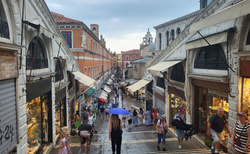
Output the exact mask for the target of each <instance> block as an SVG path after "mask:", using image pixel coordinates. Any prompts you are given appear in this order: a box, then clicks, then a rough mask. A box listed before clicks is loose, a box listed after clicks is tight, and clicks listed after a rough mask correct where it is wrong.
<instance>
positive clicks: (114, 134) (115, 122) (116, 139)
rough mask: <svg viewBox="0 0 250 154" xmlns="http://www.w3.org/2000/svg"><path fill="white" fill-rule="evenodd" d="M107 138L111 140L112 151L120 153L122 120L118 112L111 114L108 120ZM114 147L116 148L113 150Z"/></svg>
mask: <svg viewBox="0 0 250 154" xmlns="http://www.w3.org/2000/svg"><path fill="white" fill-rule="evenodd" d="M109 140H111V147H112V153H113V154H115V151H116V153H117V154H120V153H121V144H122V121H121V120H120V119H119V117H118V114H112V116H111V118H110V121H109ZM115 149H116V150H115Z"/></svg>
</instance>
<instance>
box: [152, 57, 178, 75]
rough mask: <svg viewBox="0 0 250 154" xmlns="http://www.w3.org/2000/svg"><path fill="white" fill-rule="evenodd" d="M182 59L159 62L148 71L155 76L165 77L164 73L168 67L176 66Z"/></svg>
mask: <svg viewBox="0 0 250 154" xmlns="http://www.w3.org/2000/svg"><path fill="white" fill-rule="evenodd" d="M181 61H182V60H174V61H165V62H161V63H158V64H156V65H154V66H152V67H150V68H148V72H149V73H150V74H152V75H154V76H158V77H161V78H162V77H163V74H162V73H164V72H166V71H167V69H168V68H170V67H172V66H174V65H175V64H178V63H179V62H181Z"/></svg>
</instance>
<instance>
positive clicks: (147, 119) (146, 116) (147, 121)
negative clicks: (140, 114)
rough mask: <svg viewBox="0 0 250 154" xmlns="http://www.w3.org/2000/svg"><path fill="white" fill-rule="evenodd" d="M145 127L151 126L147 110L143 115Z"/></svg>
mask: <svg viewBox="0 0 250 154" xmlns="http://www.w3.org/2000/svg"><path fill="white" fill-rule="evenodd" d="M145 125H146V126H149V125H151V114H150V111H149V110H147V112H146V113H145Z"/></svg>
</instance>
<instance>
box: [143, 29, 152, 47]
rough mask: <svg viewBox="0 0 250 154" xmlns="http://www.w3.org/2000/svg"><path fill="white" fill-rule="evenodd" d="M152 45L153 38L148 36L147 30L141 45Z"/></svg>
mask: <svg viewBox="0 0 250 154" xmlns="http://www.w3.org/2000/svg"><path fill="white" fill-rule="evenodd" d="M152 43H153V37H152V35H151V34H150V31H149V29H148V32H147V34H146V35H145V36H144V37H143V41H142V43H141V45H150V44H152Z"/></svg>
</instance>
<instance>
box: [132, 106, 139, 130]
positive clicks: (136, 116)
mask: <svg viewBox="0 0 250 154" xmlns="http://www.w3.org/2000/svg"><path fill="white" fill-rule="evenodd" d="M132 123H133V125H134V126H135V127H136V126H137V125H138V115H137V112H136V110H134V112H133V118H132Z"/></svg>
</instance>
